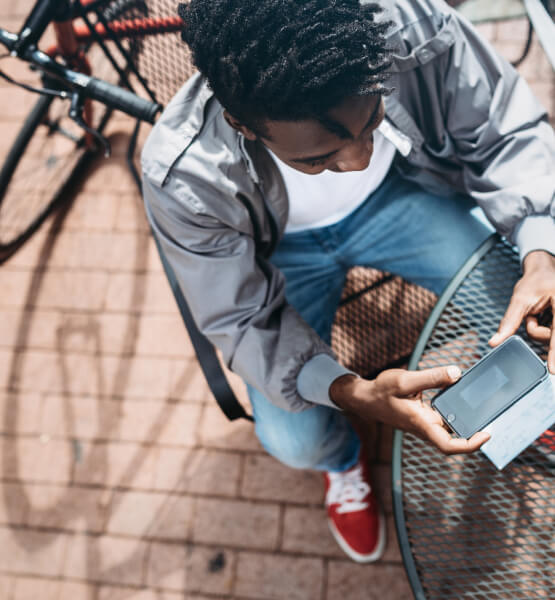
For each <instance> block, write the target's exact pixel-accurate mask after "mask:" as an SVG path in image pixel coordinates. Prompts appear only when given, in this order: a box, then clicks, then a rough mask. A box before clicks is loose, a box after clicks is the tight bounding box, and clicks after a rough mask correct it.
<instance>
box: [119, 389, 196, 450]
mask: <svg viewBox="0 0 555 600" xmlns="http://www.w3.org/2000/svg"><path fill="white" fill-rule="evenodd" d="M200 412H201V407H200V406H199V405H198V404H177V403H172V402H161V401H158V402H149V401H144V402H141V403H140V406H138V405H137V402H134V401H132V400H126V401H125V402H123V403H121V417H120V418H121V421H120V427H119V437H120V439H122V440H135V441H145V442H146V441H152V442H154V441H156V442H158V443H160V444H176V445H180V446H193V445H194V444H195V442H196V436H197V430H198V423H199V419H200Z"/></svg>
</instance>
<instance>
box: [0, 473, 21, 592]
mask: <svg viewBox="0 0 555 600" xmlns="http://www.w3.org/2000/svg"><path fill="white" fill-rule="evenodd" d="M0 494H1V496H0V524H2V525H23V524H24V523H25V521H26V515H27V504H28V503H27V502H26V498H25V496H26V486H24V485H23V484H22V483H7V482H2V483H1V484H0ZM0 562H1V561H0ZM0 589H1V588H0ZM0 598H3V596H2V595H1V594H0Z"/></svg>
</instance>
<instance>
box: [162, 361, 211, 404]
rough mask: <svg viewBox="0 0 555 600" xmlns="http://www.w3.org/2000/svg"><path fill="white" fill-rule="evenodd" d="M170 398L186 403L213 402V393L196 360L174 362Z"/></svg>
mask: <svg viewBox="0 0 555 600" xmlns="http://www.w3.org/2000/svg"><path fill="white" fill-rule="evenodd" d="M170 398H171V399H172V400H184V401H185V402H201V403H204V402H212V401H213V400H214V398H213V396H212V392H211V391H210V389H209V387H208V383H207V381H206V378H205V377H204V374H203V372H202V370H201V368H200V366H199V364H198V362H197V361H196V360H174V361H173V362H172V369H171V373H170Z"/></svg>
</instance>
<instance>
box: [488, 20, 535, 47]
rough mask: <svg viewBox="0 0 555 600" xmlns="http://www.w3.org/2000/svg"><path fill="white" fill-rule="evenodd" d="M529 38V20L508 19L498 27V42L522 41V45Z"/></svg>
mask: <svg viewBox="0 0 555 600" xmlns="http://www.w3.org/2000/svg"><path fill="white" fill-rule="evenodd" d="M527 36H528V19H526V18H519V19H510V20H509V19H508V20H506V21H503V22H501V23H498V25H497V38H496V39H497V41H498V42H503V41H511V40H519V41H520V40H521V41H522V44H524V42H525V41H526V37H527Z"/></svg>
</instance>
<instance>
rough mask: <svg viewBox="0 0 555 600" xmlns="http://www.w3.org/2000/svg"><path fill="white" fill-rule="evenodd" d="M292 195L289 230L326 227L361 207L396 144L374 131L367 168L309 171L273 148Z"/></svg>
mask: <svg viewBox="0 0 555 600" xmlns="http://www.w3.org/2000/svg"><path fill="white" fill-rule="evenodd" d="M270 154H271V156H272V157H273V159H274V161H275V162H276V165H277V167H278V169H279V171H280V173H281V175H282V177H283V180H284V182H285V187H286V189H287V195H288V197H289V218H288V220H287V225H286V227H285V231H286V233H292V232H295V231H303V230H305V229H314V228H316V227H326V226H328V225H332V224H333V223H337V222H339V221H340V220H341V219H343V218H344V217H346V216H347V215H348V214H349V213H351V212H352V211H354V210H355V209H356V208H358V207H359V206H360V205H361V204H362V203H363V202H364V201H365V200H366V198H367V197H368V195H369V194H371V193H372V192H373V191H374V190H375V189H377V187H378V186H379V185H380V183H382V181H383V180H384V178H385V176H386V175H387V172H388V171H389V168H390V167H391V163H392V162H393V157H394V156H395V146H394V145H393V144H392V143H391V142H390V141H389V140H387V139H386V138H385V137H384V136H383V135H382V134H381V133H380V132H379V131H378V130H376V131H374V152H373V154H372V159H371V160H370V164H369V165H368V167H366V169H364V171H349V172H346V173H335V172H333V171H323V172H322V173H319V174H318V175H307V174H306V173H301V172H300V171H297V170H296V169H293V168H292V167H290V166H288V165H286V164H285V163H284V162H282V161H281V160H280V159H279V158H278V157H277V156H276V155H275V154H273V153H272V152H270Z"/></svg>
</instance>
